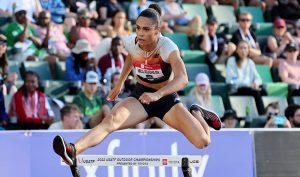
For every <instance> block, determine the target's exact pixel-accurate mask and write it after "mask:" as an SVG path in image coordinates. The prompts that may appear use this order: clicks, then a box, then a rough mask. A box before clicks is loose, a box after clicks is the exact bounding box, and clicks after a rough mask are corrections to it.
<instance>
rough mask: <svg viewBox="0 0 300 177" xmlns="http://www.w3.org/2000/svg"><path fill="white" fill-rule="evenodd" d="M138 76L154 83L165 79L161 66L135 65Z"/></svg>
mask: <svg viewBox="0 0 300 177" xmlns="http://www.w3.org/2000/svg"><path fill="white" fill-rule="evenodd" d="M134 67H135V71H136V74H137V75H138V76H140V77H142V78H145V79H148V80H149V81H153V80H156V79H159V78H161V77H164V74H163V72H162V70H161V66H160V64H145V63H137V62H136V63H134Z"/></svg>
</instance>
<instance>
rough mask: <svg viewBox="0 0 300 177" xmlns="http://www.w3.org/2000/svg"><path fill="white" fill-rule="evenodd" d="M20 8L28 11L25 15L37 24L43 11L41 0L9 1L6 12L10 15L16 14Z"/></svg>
mask: <svg viewBox="0 0 300 177" xmlns="http://www.w3.org/2000/svg"><path fill="white" fill-rule="evenodd" d="M2 3H4V1H2V2H1V4H2ZM20 8H22V9H24V10H25V11H27V13H26V14H25V15H26V17H27V19H28V20H29V21H30V22H35V19H36V17H37V15H38V14H39V13H40V12H41V11H42V10H43V9H42V6H41V4H40V1H39V0H9V2H8V3H7V8H6V9H5V10H7V11H8V12H9V13H10V14H14V13H16V12H17V11H18V9H20Z"/></svg>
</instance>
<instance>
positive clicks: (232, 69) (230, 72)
mask: <svg viewBox="0 0 300 177" xmlns="http://www.w3.org/2000/svg"><path fill="white" fill-rule="evenodd" d="M226 82H227V83H232V82H234V84H237V86H238V87H243V86H247V87H251V85H252V84H253V83H258V84H259V85H260V84H261V83H262V81H261V77H260V76H259V74H258V72H257V70H256V68H255V64H254V62H253V61H252V60H251V59H248V60H245V61H244V62H243V63H242V67H241V68H239V67H238V66H237V63H236V61H235V57H230V58H229V59H228V62H227V66H226Z"/></svg>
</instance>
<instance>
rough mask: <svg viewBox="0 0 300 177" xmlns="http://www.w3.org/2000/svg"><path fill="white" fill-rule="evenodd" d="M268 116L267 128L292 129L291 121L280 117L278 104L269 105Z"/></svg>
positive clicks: (267, 108)
mask: <svg viewBox="0 0 300 177" xmlns="http://www.w3.org/2000/svg"><path fill="white" fill-rule="evenodd" d="M266 116H267V122H266V124H265V128H291V124H290V121H289V120H287V119H286V118H285V117H284V116H281V115H280V111H279V105H278V102H273V103H270V104H268V106H267V107H266Z"/></svg>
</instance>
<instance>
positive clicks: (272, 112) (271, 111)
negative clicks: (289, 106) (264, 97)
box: [266, 102, 280, 120]
mask: <svg viewBox="0 0 300 177" xmlns="http://www.w3.org/2000/svg"><path fill="white" fill-rule="evenodd" d="M278 115H280V110H279V104H278V102H272V103H269V104H268V105H267V107H266V116H267V120H269V119H270V117H271V116H278Z"/></svg>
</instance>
